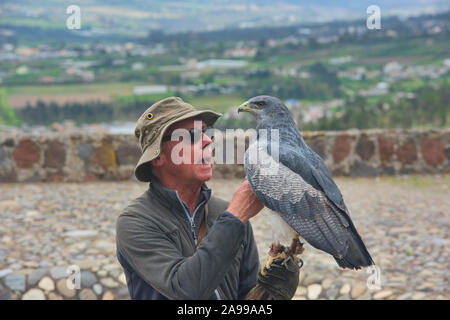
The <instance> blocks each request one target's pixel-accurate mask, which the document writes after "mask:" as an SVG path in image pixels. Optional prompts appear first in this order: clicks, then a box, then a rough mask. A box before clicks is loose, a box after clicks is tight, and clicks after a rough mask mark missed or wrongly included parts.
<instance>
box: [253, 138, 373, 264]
mask: <svg viewBox="0 0 450 320" xmlns="http://www.w3.org/2000/svg"><path fill="white" fill-rule="evenodd" d="M250 150H251V149H250V147H249V150H248V151H247V152H246V158H245V159H246V161H245V171H246V174H247V180H248V181H249V183H250V186H251V187H252V189H253V191H254V192H255V194H256V196H257V197H258V199H260V200H261V201H262V202H263V203H264V205H265V206H266V207H268V208H270V209H272V210H274V211H276V212H278V213H280V215H281V217H282V218H283V219H284V220H285V221H286V222H287V223H288V224H289V225H290V226H291V227H292V228H293V229H294V230H295V231H297V232H298V233H299V234H300V235H301V236H302V237H303V238H304V239H305V240H306V241H307V242H308V243H309V244H311V245H312V246H314V247H315V248H317V249H319V250H323V251H325V252H327V253H329V254H331V255H333V256H334V258H335V259H336V261H337V262H338V264H339V265H340V266H342V267H348V268H359V267H361V266H367V265H370V264H371V261H372V260H371V258H370V255H369V253H368V252H367V249H366V248H365V246H364V243H363V242H362V240H361V238H360V237H359V235H358V233H357V231H356V229H355V227H354V226H353V223H352V222H351V220H350V218H349V217H347V216H346V215H345V213H342V212H341V210H340V209H338V207H337V206H336V205H335V204H334V202H333V201H330V200H329V199H328V197H327V195H326V194H325V193H324V192H323V191H322V190H320V189H317V188H315V187H313V186H312V185H311V184H310V183H308V182H307V181H305V179H304V178H303V177H302V175H300V174H297V173H296V172H294V171H292V170H291V169H290V168H288V167H287V166H285V165H284V164H283V163H282V162H281V161H280V162H279V163H278V167H277V170H276V172H273V173H274V174H262V171H261V170H262V166H261V165H260V164H259V163H256V164H251V163H250V162H249V161H248V153H249V151H250ZM262 154H263V155H264V153H262ZM280 155H281V153H280ZM265 156H266V159H261V162H262V163H268V162H270V161H273V164H272V165H275V166H276V165H277V163H276V161H275V160H274V159H273V158H272V157H271V156H269V155H267V154H265Z"/></svg>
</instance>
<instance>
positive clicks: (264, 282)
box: [246, 248, 300, 300]
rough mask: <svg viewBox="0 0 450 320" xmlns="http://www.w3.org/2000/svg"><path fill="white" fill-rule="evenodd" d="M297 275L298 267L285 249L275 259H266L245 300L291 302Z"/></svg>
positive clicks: (298, 273) (295, 287)
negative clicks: (255, 282)
mask: <svg viewBox="0 0 450 320" xmlns="http://www.w3.org/2000/svg"><path fill="white" fill-rule="evenodd" d="M297 259H298V258H297ZM267 266H269V267H267ZM299 275H300V267H299V265H298V264H297V261H296V259H295V258H294V257H293V256H292V255H291V254H290V253H289V252H288V250H287V249H286V248H285V249H284V250H283V252H282V253H280V254H279V255H277V256H276V257H275V259H274V257H271V256H269V257H268V259H267V262H266V265H265V266H264V267H263V270H261V271H260V272H259V274H258V280H257V284H256V286H255V287H254V288H253V289H252V290H250V292H249V293H248V294H247V297H246V300H270V299H275V300H291V299H292V297H293V296H294V294H295V291H296V290H297V287H298V281H299Z"/></svg>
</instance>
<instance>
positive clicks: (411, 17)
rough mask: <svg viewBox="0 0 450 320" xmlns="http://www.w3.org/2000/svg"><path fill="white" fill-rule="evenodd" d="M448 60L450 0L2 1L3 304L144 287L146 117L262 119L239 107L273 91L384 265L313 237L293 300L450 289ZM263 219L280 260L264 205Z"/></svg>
mask: <svg viewBox="0 0 450 320" xmlns="http://www.w3.org/2000/svg"><path fill="white" fill-rule="evenodd" d="M372 4H374V5H377V6H379V8H380V10H381V29H379V30H370V29H368V27H367V24H366V20H367V18H368V17H369V16H370V14H367V12H366V10H367V8H368V7H369V5H372ZM70 5H78V6H79V7H80V9H81V28H80V29H79V30H69V29H68V28H67V26H66V20H67V19H68V17H69V16H70V15H69V14H67V13H66V9H67V8H68V7H69V6H70ZM449 71H450V2H449V1H448V0H397V1H389V0H376V1H367V0H359V1H358V0H351V1H331V0H303V1H293V0H282V1H273V0H271V1H269V0H248V1H237V0H209V1H199V0H189V1H173V0H164V1H163V0H148V1H144V0H127V1H125V0H108V1H106V0H79V1H75V0H71V1H63V0H61V1H60V0H40V1H32V0H3V1H1V2H0V222H1V223H0V300H5V299H23V300H30V299H31V300H41V299H48V300H61V299H81V300H96V299H103V300H110V299H129V294H128V290H127V286H126V279H125V275H124V273H123V269H122V267H121V266H120V264H119V262H118V261H117V258H116V242H115V223H116V219H117V216H118V215H119V214H120V213H121V212H122V211H123V209H124V208H125V207H126V206H127V205H128V204H129V203H130V201H132V200H133V199H135V198H136V197H138V196H140V195H141V194H142V193H143V192H145V190H146V189H147V188H148V184H146V183H138V182H137V181H136V179H135V177H134V167H135V165H136V163H137V161H138V159H139V157H140V156H141V150H140V148H139V147H138V145H137V143H136V139H135V137H134V135H133V134H134V126H135V122H136V120H137V118H138V117H139V116H140V115H141V114H142V113H143V112H144V111H145V110H146V109H147V108H148V107H149V106H150V105H151V104H153V103H154V102H156V101H157V100H160V99H162V98H164V97H168V96H173V95H176V96H180V97H182V98H183V99H184V100H185V101H188V102H190V103H191V104H193V105H194V106H195V107H198V108H207V109H213V110H216V111H219V112H221V113H223V114H224V116H223V117H222V118H220V119H219V120H218V121H217V123H216V127H217V128H219V129H222V130H224V129H227V128H228V129H233V128H243V129H247V128H254V125H255V123H254V122H253V121H252V118H251V117H250V115H247V114H244V115H242V114H240V116H239V117H238V116H237V106H238V105H240V104H241V103H242V102H244V101H246V100H248V99H249V98H251V97H253V96H256V95H260V94H265V95H273V96H276V97H279V98H280V99H281V100H283V101H284V103H285V104H286V106H287V107H288V108H289V109H290V111H291V112H292V115H293V117H294V119H295V121H296V123H297V125H298V127H299V129H300V130H301V131H302V133H303V135H304V138H305V141H306V142H307V144H308V145H309V146H310V147H311V148H312V149H313V150H314V151H316V152H317V153H318V154H319V155H320V157H322V158H323V160H324V161H325V163H326V165H327V166H328V168H329V169H330V171H331V172H332V174H333V176H334V177H335V179H336V183H337V185H338V186H339V188H340V190H341V191H342V194H343V197H344V199H345V201H346V205H347V206H348V208H349V210H350V214H351V217H352V220H353V222H354V223H355V225H356V227H357V229H358V231H359V233H360V234H361V237H362V239H363V240H364V242H365V244H366V245H367V248H368V250H369V252H370V253H371V255H372V257H373V259H374V261H375V263H376V266H377V267H378V268H379V269H375V270H369V269H366V270H360V271H350V270H342V269H339V268H338V267H337V265H336V263H335V262H334V260H333V259H332V258H331V256H329V255H327V254H324V253H323V252H320V251H318V250H315V249H314V248H313V247H311V246H310V245H308V244H306V245H305V248H306V249H305V252H304V253H303V254H302V259H303V260H304V262H305V264H304V267H303V268H302V270H301V273H300V282H299V286H298V288H297V291H296V294H295V297H294V299H298V300H305V299H309V300H315V299H333V300H334V299H338V300H349V299H364V300H366V299H390V300H391V299H396V300H405V299H413V300H422V299H426V300H437V299H441V300H442V299H445V300H449V299H450V290H449V288H450V280H449V275H450V264H449V261H450V217H449V213H450V212H449V208H450V198H449V187H450V175H449V174H448V173H449V172H450V118H449V117H450V114H449V110H450V108H449V101H450V72H449ZM353 129H356V130H353ZM394 129H395V130H394ZM404 129H405V130H404ZM239 134H240V133H239ZM239 134H238V133H236V136H239ZM236 136H231V140H232V141H234V138H235V137H236ZM218 140H220V139H218V138H217V137H216V141H218ZM234 146H235V148H236V144H234ZM216 150H217V149H216ZM241 151H242V150H241ZM241 156H242V154H241ZM238 157H239V154H238V155H237V158H238ZM244 176H245V175H244V170H243V166H242V164H240V165H238V164H231V165H230V164H226V165H225V164H224V165H221V164H217V165H216V164H215V169H214V175H213V179H211V181H208V183H207V185H208V186H209V187H210V188H211V189H212V190H213V194H214V195H216V196H218V197H220V198H223V199H226V200H230V199H231V197H232V195H233V193H234V191H235V190H236V189H237V188H238V186H239V185H240V184H241V183H242V180H243V179H244ZM41 182H46V183H41ZM251 223H252V226H253V230H254V234H255V240H256V242H257V246H258V252H259V257H260V260H261V262H264V261H265V259H266V257H267V251H268V247H269V244H270V243H271V226H270V225H269V223H268V219H267V215H266V212H265V210H263V212H262V213H260V214H258V216H256V217H255V218H254V219H253V218H252V221H251ZM74 265H75V266H77V267H79V270H80V271H81V272H80V273H79V275H80V279H81V280H80V281H81V284H80V288H79V289H71V288H68V286H67V281H66V280H67V276H68V272H67V270H68V269H67V268H68V266H74ZM371 279H372V280H376V279H378V280H379V281H378V283H379V285H380V287H379V288H376V289H373V288H369V287H368V283H369V282H370V281H372V280H371ZM370 283H372V282H370Z"/></svg>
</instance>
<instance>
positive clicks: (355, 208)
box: [0, 176, 450, 299]
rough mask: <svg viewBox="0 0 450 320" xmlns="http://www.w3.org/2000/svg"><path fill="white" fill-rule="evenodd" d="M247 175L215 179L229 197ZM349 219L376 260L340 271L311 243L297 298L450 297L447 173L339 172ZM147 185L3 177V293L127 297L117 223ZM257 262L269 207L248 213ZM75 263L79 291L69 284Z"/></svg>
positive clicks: (264, 246)
mask: <svg viewBox="0 0 450 320" xmlns="http://www.w3.org/2000/svg"><path fill="white" fill-rule="evenodd" d="M240 183H241V180H214V181H211V182H209V183H208V185H209V187H211V188H212V189H213V193H214V194H215V195H216V196H219V197H222V198H224V199H227V200H229V199H231V196H232V193H233V192H234V190H235V189H236V188H237V187H238V186H239V184H240ZM336 183H337V184H338V185H339V187H340V189H341V191H342V194H343V195H344V199H345V201H346V204H347V206H348V208H349V210H350V213H351V217H352V219H353V222H354V223H355V225H356V227H357V229H358V231H359V233H360V234H361V236H362V238H363V240H364V242H365V243H366V245H367V247H368V249H369V251H370V253H371V254H372V257H373V258H374V260H375V262H376V264H377V266H378V267H379V275H380V280H381V289H379V290H368V289H367V284H366V283H367V280H368V278H369V277H372V278H375V277H376V276H375V273H374V270H372V273H368V272H367V270H362V271H349V270H341V269H339V268H338V266H337V264H336V263H335V262H334V259H332V258H331V257H330V256H328V255H327V254H325V253H322V252H319V251H318V250H315V249H314V248H312V247H311V246H309V245H308V244H306V245H305V248H306V250H305V252H304V253H303V254H302V259H303V260H304V267H303V268H302V269H301V279H300V286H299V287H298V290H297V292H296V295H295V299H322V298H324V299H450V290H449V288H450V285H449V279H448V276H449V274H450V273H449V271H450V270H449V265H450V263H449V262H450V259H449V251H450V247H449V244H450V239H449V224H450V219H449V218H450V217H449V215H450V212H449V211H450V210H449V208H450V197H449V187H450V176H427V177H398V178H377V179H346V178H345V179H344V178H338V179H336ZM146 188H147V184H142V183H138V182H105V183H88V184H68V183H67V184H58V183H49V184H0V190H1V192H0V219H1V224H0V299H127V298H129V296H128V291H127V289H126V285H125V277H124V275H123V273H122V269H121V268H120V266H119V264H118V262H117V259H116V257H115V238H114V237H115V221H116V218H117V216H118V214H119V213H120V211H121V209H122V208H124V207H125V206H126V205H127V204H128V202H129V201H130V200H131V199H133V198H135V197H137V196H139V195H140V194H141V193H142V192H143V191H144V190H145V189H146ZM251 222H252V225H253V229H254V233H255V239H256V241H257V245H258V249H259V253H260V259H261V261H264V260H265V258H266V257H267V251H268V247H269V244H270V243H271V231H270V230H271V229H270V225H269V224H268V223H267V220H266V213H265V212H264V211H263V212H262V213H260V214H259V215H258V216H256V217H255V218H253V219H252V220H251ZM69 265H78V266H79V267H80V269H81V270H82V272H81V283H80V289H78V290H76V289H70V288H68V287H67V284H66V283H67V282H66V277H67V273H66V271H67V267H68V266H69Z"/></svg>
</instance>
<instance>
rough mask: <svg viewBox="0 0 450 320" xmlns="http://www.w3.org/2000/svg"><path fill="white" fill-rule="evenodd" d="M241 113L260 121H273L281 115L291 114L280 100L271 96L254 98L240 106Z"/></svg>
mask: <svg viewBox="0 0 450 320" xmlns="http://www.w3.org/2000/svg"><path fill="white" fill-rule="evenodd" d="M241 111H243V112H248V113H250V114H251V115H253V116H254V117H255V118H256V120H259V121H264V120H266V119H267V120H269V119H272V120H273V119H275V118H278V117H279V116H280V115H285V114H289V110H288V108H287V107H286V106H285V105H284V104H283V103H282V102H281V101H280V99H278V98H275V97H271V96H256V97H253V98H251V99H250V100H248V101H246V102H244V103H243V104H241V105H240V106H239V108H238V113H239V112H241Z"/></svg>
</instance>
